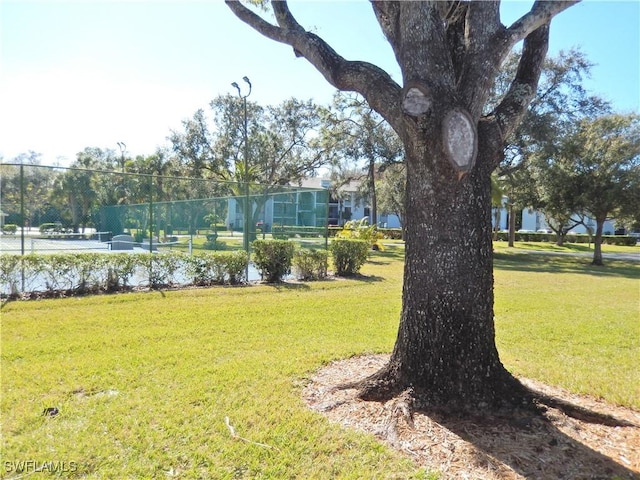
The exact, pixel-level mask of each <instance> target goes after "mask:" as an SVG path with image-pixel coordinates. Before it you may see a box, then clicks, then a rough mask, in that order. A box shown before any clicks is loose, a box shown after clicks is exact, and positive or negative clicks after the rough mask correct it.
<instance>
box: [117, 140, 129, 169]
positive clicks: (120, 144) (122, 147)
mask: <svg viewBox="0 0 640 480" xmlns="http://www.w3.org/2000/svg"><path fill="white" fill-rule="evenodd" d="M116 145H118V148H119V149H120V163H121V164H122V173H124V152H126V151H127V145H126V144H125V143H124V142H116Z"/></svg>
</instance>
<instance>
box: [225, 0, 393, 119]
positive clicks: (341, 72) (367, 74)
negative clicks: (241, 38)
mask: <svg viewBox="0 0 640 480" xmlns="http://www.w3.org/2000/svg"><path fill="white" fill-rule="evenodd" d="M225 3H226V4H227V6H228V7H229V8H230V9H231V11H232V12H233V13H234V14H235V15H236V16H237V17H238V18H239V19H240V20H242V21H243V22H244V23H246V24H247V25H249V26H250V27H252V28H253V29H254V30H256V31H257V32H259V33H261V34H262V35H264V36H265V37H267V38H270V39H272V40H275V41H277V42H280V43H284V44H287V45H290V46H291V47H292V48H293V49H294V51H295V52H296V55H298V56H302V57H304V58H306V59H307V60H308V61H309V62H310V63H311V64H312V65H313V66H314V67H315V68H316V69H317V70H318V71H319V72H320V73H321V74H322V75H323V76H324V78H325V79H326V80H327V81H328V82H329V83H330V84H331V85H333V86H334V87H336V88H337V89H339V90H344V91H354V92H358V93H360V94H361V95H362V96H363V97H364V98H365V99H366V100H367V102H368V103H369V105H371V107H372V108H374V109H375V110H376V111H377V112H378V113H380V115H382V116H383V117H384V118H385V119H387V121H388V122H389V123H390V124H391V125H395V126H396V127H398V128H399V127H400V122H401V116H402V115H401V110H400V104H399V101H400V91H401V89H400V87H399V86H398V84H397V83H396V82H394V81H393V79H392V78H391V77H390V76H389V74H388V73H387V72H385V71H384V70H382V69H381V68H379V67H377V66H376V65H373V64H371V63H368V62H361V61H348V60H345V59H344V58H343V57H342V56H340V55H339V54H338V53H337V52H336V51H335V50H334V49H333V48H331V47H330V46H329V45H328V44H327V43H326V42H325V41H324V40H322V39H321V38H320V37H318V36H317V35H315V34H313V33H311V32H307V31H305V30H304V29H303V28H302V27H301V26H300V24H298V22H297V21H296V20H295V18H294V17H293V15H292V14H291V12H290V11H289V8H288V6H287V4H286V2H285V1H275V2H272V3H271V5H272V8H273V11H274V14H275V16H276V21H277V22H278V25H279V26H276V25H273V24H271V23H269V22H267V21H265V20H264V19H263V18H262V17H260V16H259V15H257V14H256V13H254V12H253V11H251V10H250V9H248V8H247V7H245V6H244V5H242V4H241V3H240V2H239V1H238V0H225Z"/></svg>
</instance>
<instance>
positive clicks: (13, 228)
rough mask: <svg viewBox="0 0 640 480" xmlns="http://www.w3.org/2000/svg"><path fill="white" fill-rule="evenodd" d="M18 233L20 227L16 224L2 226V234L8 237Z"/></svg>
mask: <svg viewBox="0 0 640 480" xmlns="http://www.w3.org/2000/svg"><path fill="white" fill-rule="evenodd" d="M17 231H18V226H17V225H16V224H15V223H5V224H4V225H3V226H2V233H4V234H7V235H13V234H15V233H16V232H17Z"/></svg>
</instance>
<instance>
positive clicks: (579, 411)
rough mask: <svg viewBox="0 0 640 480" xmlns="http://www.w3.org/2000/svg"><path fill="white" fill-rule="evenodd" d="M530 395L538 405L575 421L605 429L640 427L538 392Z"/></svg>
mask: <svg viewBox="0 0 640 480" xmlns="http://www.w3.org/2000/svg"><path fill="white" fill-rule="evenodd" d="M531 394H532V395H533V397H534V398H535V400H537V401H538V402H539V403H541V404H543V405H546V406H548V407H551V408H555V409H558V410H560V411H561V412H562V413H564V414H565V415H566V416H568V417H571V418H575V419H576V420H581V421H583V422H588V423H593V424H597V425H605V426H607V427H636V428H640V425H638V424H635V423H631V422H628V421H627V420H622V419H620V418H616V417H614V416H613V415H607V414H604V413H599V412H594V411H593V410H589V409H587V408H583V407H580V406H578V405H574V404H573V403H569V402H567V401H565V400H562V399H561V398H558V397H553V396H550V395H544V394H542V393H540V392H534V391H531Z"/></svg>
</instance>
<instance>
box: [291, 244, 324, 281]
mask: <svg viewBox="0 0 640 480" xmlns="http://www.w3.org/2000/svg"><path fill="white" fill-rule="evenodd" d="M328 259H329V254H328V253H327V252H325V251H324V250H313V249H312V250H298V251H296V252H295V253H294V255H293V261H292V264H293V272H294V273H295V275H296V278H297V279H298V280H305V281H308V280H320V279H323V278H325V277H326V276H327V268H328Z"/></svg>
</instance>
